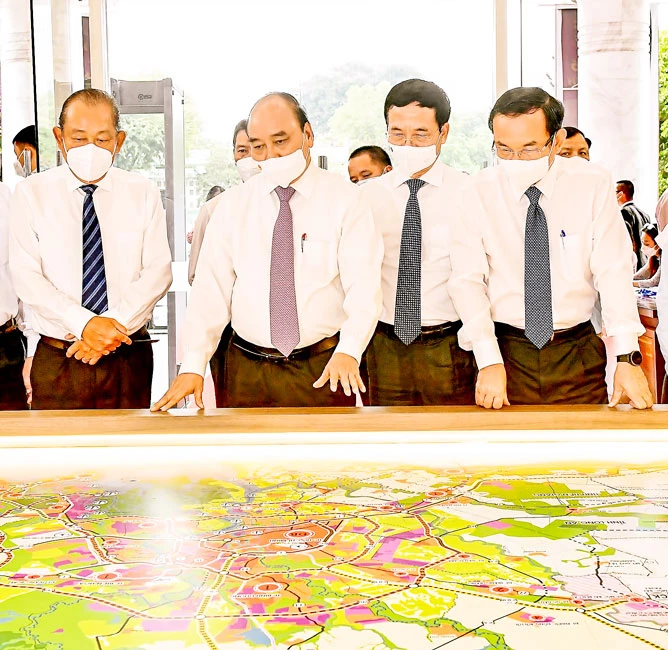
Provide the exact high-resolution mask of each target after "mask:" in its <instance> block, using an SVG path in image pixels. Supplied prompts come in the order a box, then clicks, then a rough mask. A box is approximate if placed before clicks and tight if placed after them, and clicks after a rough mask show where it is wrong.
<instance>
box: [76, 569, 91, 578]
mask: <svg viewBox="0 0 668 650" xmlns="http://www.w3.org/2000/svg"><path fill="white" fill-rule="evenodd" d="M92 573H93V572H92V571H91V570H90V569H84V570H83V571H79V575H80V576H82V577H84V578H85V577H86V576H89V575H92Z"/></svg>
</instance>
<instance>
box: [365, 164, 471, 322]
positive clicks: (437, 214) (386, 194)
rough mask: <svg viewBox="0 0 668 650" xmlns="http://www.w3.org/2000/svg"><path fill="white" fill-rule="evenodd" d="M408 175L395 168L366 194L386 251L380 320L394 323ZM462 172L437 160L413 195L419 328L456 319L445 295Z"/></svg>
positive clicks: (370, 184) (367, 188)
mask: <svg viewBox="0 0 668 650" xmlns="http://www.w3.org/2000/svg"><path fill="white" fill-rule="evenodd" d="M408 178H409V177H408V176H406V175H405V174H403V175H402V174H401V173H400V172H399V171H398V170H393V171H391V172H389V173H387V174H383V176H379V177H377V178H374V179H372V180H371V181H370V182H368V183H366V184H365V185H364V187H363V189H362V192H363V193H364V194H366V196H367V199H368V201H369V203H370V204H371V208H372V210H373V217H374V221H375V223H376V228H377V229H378V230H379V231H380V234H381V235H382V237H383V246H384V249H385V253H384V257H383V269H382V287H383V311H382V313H381V315H380V320H381V321H383V322H385V323H390V324H393V323H394V309H395V304H396V299H397V278H398V273H399V255H400V252H401V233H402V229H403V224H404V214H405V212H406V203H407V202H408V197H409V195H410V192H409V190H408V185H406V181H407V180H408ZM466 178H467V177H466V174H463V173H462V172H459V171H457V170H455V169H452V168H450V167H448V166H447V165H444V164H443V163H441V162H440V161H437V162H436V164H435V165H434V166H433V167H432V168H431V169H430V170H429V171H428V172H427V173H426V174H424V175H423V176H421V180H423V181H425V183H426V184H425V185H423V186H422V187H421V188H420V190H419V191H418V193H417V199H418V203H419V204H420V217H421V220H422V251H421V255H422V277H421V283H420V284H421V287H420V288H421V303H422V306H421V321H422V322H421V324H422V325H423V326H429V325H440V324H441V323H446V322H452V321H457V320H459V316H458V315H457V311H456V309H455V307H454V305H453V304H452V300H450V296H449V295H448V290H447V283H448V280H449V279H450V273H451V270H452V269H451V266H450V220H451V219H453V218H455V216H456V215H459V214H460V211H461V209H460V207H459V200H460V198H459V197H460V196H461V193H462V184H463V183H464V181H465V180H466Z"/></svg>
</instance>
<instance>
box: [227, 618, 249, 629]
mask: <svg viewBox="0 0 668 650" xmlns="http://www.w3.org/2000/svg"><path fill="white" fill-rule="evenodd" d="M247 627H248V621H246V620H244V619H243V618H238V619H237V620H236V621H234V623H232V625H228V626H227V629H228V630H245V629H246V628H247Z"/></svg>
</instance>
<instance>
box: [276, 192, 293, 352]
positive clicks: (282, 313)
mask: <svg viewBox="0 0 668 650" xmlns="http://www.w3.org/2000/svg"><path fill="white" fill-rule="evenodd" d="M275 191H276V194H277V196H278V199H279V201H280V202H281V206H280V208H279V210H278V218H277V219H276V224H275V225H274V236H273V238H272V240H271V271H270V279H269V316H270V328H271V344H272V345H273V346H274V347H275V348H276V349H277V350H278V351H279V352H281V354H284V355H285V356H286V357H287V356H289V355H290V353H291V352H292V351H293V350H294V349H295V347H296V346H297V344H298V343H299V318H298V316H297V297H296V294H295V244H294V234H293V231H292V210H290V203H289V201H290V199H291V198H292V196H293V195H294V193H295V189H294V187H277V188H276V190H275Z"/></svg>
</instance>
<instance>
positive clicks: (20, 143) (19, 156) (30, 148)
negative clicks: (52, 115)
mask: <svg viewBox="0 0 668 650" xmlns="http://www.w3.org/2000/svg"><path fill="white" fill-rule="evenodd" d="M12 144H13V145H14V154H15V155H16V160H15V161H14V171H15V172H16V175H17V176H20V177H21V178H25V177H26V176H29V175H30V174H32V173H34V172H35V171H36V170H37V132H36V131H35V125H34V124H31V125H30V126H26V127H25V128H24V129H21V130H20V131H19V132H18V133H17V134H16V135H15V136H14V139H13V140H12ZM26 152H29V157H30V169H29V170H28V169H26V162H27V160H26V158H27V157H28V156H26Z"/></svg>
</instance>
